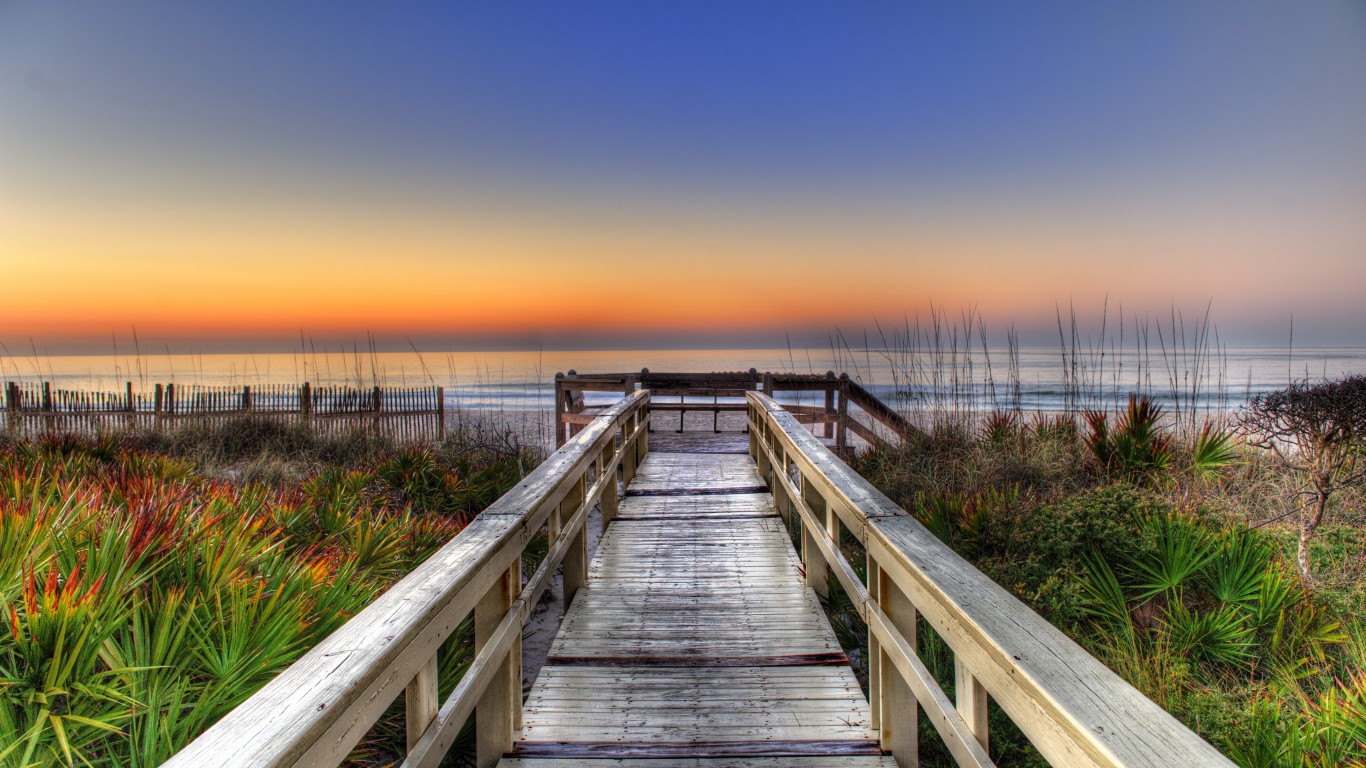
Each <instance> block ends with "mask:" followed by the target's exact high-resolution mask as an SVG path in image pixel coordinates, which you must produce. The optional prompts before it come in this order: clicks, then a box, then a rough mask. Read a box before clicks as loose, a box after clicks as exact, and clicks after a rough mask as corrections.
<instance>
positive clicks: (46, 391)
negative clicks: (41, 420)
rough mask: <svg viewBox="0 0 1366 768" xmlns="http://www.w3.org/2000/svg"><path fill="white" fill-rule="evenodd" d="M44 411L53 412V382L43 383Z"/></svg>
mask: <svg viewBox="0 0 1366 768" xmlns="http://www.w3.org/2000/svg"><path fill="white" fill-rule="evenodd" d="M43 410H45V411H50V410H52V382H50V381H45V382H43Z"/></svg>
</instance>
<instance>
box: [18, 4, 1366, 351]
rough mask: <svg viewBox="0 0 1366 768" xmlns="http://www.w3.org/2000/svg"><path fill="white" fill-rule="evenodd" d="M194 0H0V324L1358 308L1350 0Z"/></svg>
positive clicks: (1345, 333) (1322, 331) (1364, 205)
mask: <svg viewBox="0 0 1366 768" xmlns="http://www.w3.org/2000/svg"><path fill="white" fill-rule="evenodd" d="M193 5H194V6H196V7H193V8H191V7H184V6H180V5H176V4H159V3H138V4H132V5H124V4H119V5H118V6H117V7H115V6H107V7H106V6H100V5H95V4H86V3H69V4H61V5H52V4H46V3H36V2H34V3H29V2H19V3H8V4H5V5H3V6H0V121H2V122H0V169H2V170H0V306H3V311H0V340H3V341H4V342H5V343H6V344H9V345H19V346H27V345H28V343H29V339H30V338H33V339H37V340H38V342H40V343H42V344H44V345H52V347H54V348H69V349H82V348H86V347H89V348H100V347H101V345H103V344H105V343H106V340H107V339H108V338H109V337H110V335H111V334H119V335H126V334H129V333H130V332H131V329H133V328H134V327H136V329H137V332H138V333H139V334H140V335H142V336H143V337H145V338H147V339H155V340H156V341H158V342H161V341H166V342H168V343H169V342H175V343H177V344H182V345H183V344H193V343H199V342H203V341H205V340H212V339H217V340H221V341H232V342H234V343H239V342H240V345H242V346H244V347H246V348H251V347H252V346H253V345H264V346H268V345H269V344H271V343H280V342H282V341H283V342H285V343H289V342H290V340H297V339H298V338H299V336H300V333H301V332H305V333H308V334H318V335H323V336H332V337H341V338H363V337H364V336H365V334H366V333H372V334H375V335H376V336H379V337H383V338H385V339H386V340H390V341H393V340H398V339H402V338H403V337H405V336H408V337H420V338H422V339H425V340H428V341H429V342H430V343H433V344H438V345H439V344H440V343H441V341H440V340H443V339H444V340H447V341H448V343H449V344H450V345H452V346H456V347H458V346H460V345H461V344H468V343H470V342H471V341H472V340H476V339H481V340H483V343H485V344H497V343H500V342H499V340H501V341H502V342H504V343H507V344H510V345H517V346H528V345H530V346H536V345H538V344H549V345H566V344H567V345H573V344H585V343H589V344H611V343H613V340H614V339H622V340H625V339H634V338H640V337H642V335H648V334H649V333H650V332H654V331H657V332H659V333H661V334H665V335H669V336H670V338H686V337H688V335H689V334H695V335H697V336H698V337H699V338H706V339H707V340H709V341H710V342H711V343H716V342H717V340H721V341H724V339H725V338H727V337H728V336H733V335H736V334H740V333H742V332H743V333H748V334H751V336H750V337H749V338H750V339H752V338H753V334H760V335H764V334H767V336H766V338H768V339H769V340H770V341H772V342H773V343H774V344H781V343H782V340H783V334H784V332H797V333H808V332H811V333H816V332H826V331H828V330H829V329H831V328H834V327H836V326H838V327H842V328H858V327H862V326H866V325H869V324H871V323H873V322H874V321H875V320H878V319H881V320H883V321H885V320H887V319H893V320H895V319H899V318H901V317H903V316H905V315H908V314H911V315H914V314H915V313H918V312H922V313H923V312H925V311H927V309H928V307H929V305H930V303H931V302H933V303H935V304H936V305H937V306H941V307H949V308H951V309H953V310H954V311H957V309H958V308H959V307H963V306H975V307H978V308H980V309H981V310H982V311H983V312H986V313H988V315H989V316H991V317H994V318H999V319H1000V320H999V321H1000V323H1006V322H1017V323H1020V324H1022V325H1024V326H1029V325H1031V324H1033V325H1037V326H1040V327H1043V326H1047V325H1048V324H1049V323H1051V322H1053V317H1054V312H1055V307H1056V306H1057V305H1058V304H1063V305H1065V304H1067V303H1068V302H1079V303H1081V304H1082V305H1084V306H1086V307H1089V308H1096V307H1098V306H1100V305H1102V304H1103V303H1104V302H1105V301H1107V300H1108V301H1109V302H1111V303H1112V304H1116V305H1117V304H1118V303H1120V302H1122V303H1123V304H1124V305H1125V306H1126V307H1127V308H1128V310H1126V311H1129V310H1132V311H1141V312H1146V311H1155V312H1165V311H1167V310H1168V309H1169V308H1170V307H1171V306H1172V305H1173V304H1175V305H1177V306H1179V307H1190V308H1194V309H1196V310H1203V309H1204V307H1205V306H1206V305H1209V304H1212V305H1213V307H1214V310H1215V311H1216V314H1217V316H1218V317H1219V318H1220V320H1221V321H1222V322H1223V324H1224V326H1225V327H1226V328H1242V329H1244V330H1245V331H1246V332H1247V333H1248V334H1251V335H1253V336H1255V335H1256V334H1272V335H1276V337H1277V338H1281V337H1283V336H1284V329H1285V328H1286V326H1287V324H1288V323H1289V321H1290V318H1291V317H1292V316H1293V317H1294V318H1295V324H1296V327H1297V328H1298V329H1303V332H1304V333H1307V334H1311V336H1314V337H1315V338H1317V339H1319V340H1321V341H1323V342H1325V343H1335V342H1347V341H1352V340H1358V341H1359V339H1360V338H1361V334H1362V331H1363V329H1366V308H1364V307H1366V305H1364V304H1363V302H1362V301H1361V294H1362V289H1363V287H1366V215H1362V211H1366V142H1364V141H1362V138H1361V137H1362V136H1366V79H1363V78H1362V77H1361V76H1360V74H1361V73H1362V72H1366V12H1363V11H1362V9H1361V6H1360V5H1359V4H1355V3H1351V2H1317V3H1311V4H1309V5H1307V6H1306V5H1297V6H1296V7H1294V8H1290V7H1285V6H1280V5H1277V4H1260V3H1252V4H1247V3H1228V4H1211V5H1208V6H1202V8H1201V9H1192V8H1185V7H1181V6H1175V5H1173V6H1168V7H1165V8H1158V7H1143V8H1137V7H1134V8H1128V9H1125V10H1123V11H1121V10H1116V9H1111V10H1107V11H1101V10H1099V9H1095V8H1091V7H1090V6H1088V5H1081V6H1077V7H1073V8H1071V9H1068V10H1065V11H1064V10H1061V9H1053V10H1044V9H1041V8H1030V9H1027V10H1026V9H1023V8H1020V9H1013V10H1011V11H1010V12H1009V13H1014V14H1018V15H1015V16H1010V15H1008V14H1006V13H1005V12H1004V11H1003V9H1000V8H995V9H994V10H991V11H990V13H988V12H987V10H986V8H980V9H974V8H971V7H969V6H967V5H963V6H959V5H957V4H955V9H954V10H951V11H950V10H940V11H934V12H931V11H929V10H925V9H916V8H912V7H910V6H907V7H905V8H901V7H897V8H893V7H890V6H889V7H878V8H877V9H876V10H875V9H871V8H864V9H861V10H860V11H858V12H852V11H851V10H850V9H847V8H846V9H843V10H837V9H836V7H835V6H829V7H826V6H816V5H811V6H806V5H796V6H794V5H789V4H767V5H766V4H755V5H752V6H751V5H748V4H747V5H746V7H745V9H744V10H737V9H728V10H726V12H725V13H724V14H722V13H720V12H719V9H718V8H712V9H710V10H708V9H703V8H698V7H694V6H681V5H679V6H673V5H663V6H652V7H651V8H648V9H646V8H641V7H637V6H635V5H632V4H615V3H608V4H602V5H600V6H596V7H595V10H593V11H591V12H590V11H589V10H586V9H579V8H577V7H576V8H573V9H570V8H568V7H563V6H559V5H556V4H543V5H538V6H537V7H536V8H535V10H534V11H533V10H520V11H519V10H513V9H510V8H503V9H496V8H489V7H466V6H461V7H460V8H459V9H457V10H449V11H445V12H442V13H440V14H433V13H429V12H425V11H422V12H420V11H418V10H417V9H414V8H410V7H407V6H403V5H386V4H366V5H361V6H357V7H355V8H351V9H350V11H351V12H342V10H341V9H340V8H337V9H329V10H328V11H327V12H326V13H322V12H321V11H319V12H316V13H315V12H305V11H300V10H291V11H281V10H280V9H277V8H275V7H273V6H264V5H261V6H255V5H252V4H243V5H241V6H238V5H236V4H229V5H225V6H224V7H222V8H219V9H216V10H214V11H208V10H206V9H204V8H201V7H198V4H193ZM281 14H283V15H281ZM386 343H388V342H386ZM394 343H401V342H397V341H395V342H394Z"/></svg>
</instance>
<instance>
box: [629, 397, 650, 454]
mask: <svg viewBox="0 0 1366 768" xmlns="http://www.w3.org/2000/svg"><path fill="white" fill-rule="evenodd" d="M648 406H649V404H648V403H647V404H646V405H645V406H642V407H641V408H639V409H638V410H637V411H636V415H635V416H634V417H632V419H631V422H632V423H633V424H635V425H637V426H638V425H639V424H640V422H641V421H642V420H643V421H644V422H645V424H646V425H647V426H646V429H645V431H643V432H641V433H640V439H639V440H638V441H636V466H637V467H639V466H640V462H642V461H645V454H647V453H649V452H650V429H649V426H648V425H649V423H650V410H649V407H648Z"/></svg>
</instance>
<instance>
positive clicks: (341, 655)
mask: <svg viewBox="0 0 1366 768" xmlns="http://www.w3.org/2000/svg"><path fill="white" fill-rule="evenodd" d="M649 403H650V393H649V391H647V390H641V391H638V392H634V393H632V394H630V395H628V396H627V397H625V398H624V399H622V400H621V401H620V402H618V403H616V404H615V405H613V406H612V407H610V408H608V409H607V410H605V411H603V412H602V413H601V414H600V415H599V416H598V418H596V419H595V420H593V422H592V423H590V424H589V425H587V426H586V427H585V428H584V429H583V430H582V431H581V432H579V433H578V434H577V435H575V436H574V437H573V438H572V439H570V440H569V441H568V442H566V443H565V445H564V446H563V447H561V448H560V449H559V450H557V451H555V453H553V454H551V456H550V457H549V458H548V459H546V461H545V462H543V463H542V464H541V465H540V466H539V467H537V468H536V469H535V470H533V471H532V472H531V473H530V474H528V475H527V476H526V477H525V478H523V479H522V481H521V482H519V483H518V484H517V486H516V487H515V488H513V489H512V490H511V491H509V492H508V493H506V494H504V495H503V496H502V497H501V498H500V499H498V501H496V502H494V503H493V505H492V506H490V507H489V508H488V509H486V510H484V511H483V512H482V513H480V514H479V516H478V517H476V518H475V519H474V521H473V522H471V523H470V524H469V525H468V526H466V527H465V528H464V529H463V530H462V531H461V532H460V533H459V535H457V536H456V537H455V538H454V539H452V540H451V541H450V542H449V543H447V544H446V545H445V546H444V547H442V548H441V549H440V550H439V551H437V552H436V553H435V554H433V555H432V556H431V557H430V558H428V559H427V560H426V562H424V563H423V564H422V565H420V566H418V567H417V568H416V569H415V570H414V571H413V572H412V573H410V574H409V575H408V576H406V577H404V578H403V579H402V580H400V581H399V582H398V583H397V584H395V585H394V586H393V587H391V588H390V589H389V590H388V591H387V592H385V593H384V594H383V595H381V596H380V597H379V598H378V599H377V600H375V601H374V602H373V603H371V604H370V605H369V606H367V607H366V608H365V609H364V610H362V611H361V612H360V613H359V614H357V615H356V616H355V617H354V618H352V619H351V620H350V621H349V622H347V623H346V624H345V625H344V626H342V627H341V628H340V629H338V630H337V631H336V632H334V633H332V634H331V635H329V636H328V637H327V638H325V639H324V640H323V641H322V642H321V643H319V644H318V645H317V646H316V647H314V648H313V649H312V650H310V651H309V652H308V653H307V654H305V655H304V656H303V657H302V658H301V659H299V660H298V661H297V662H295V663H294V664H293V665H291V666H290V667H289V668H288V669H286V670H285V671H284V672H282V673H281V674H280V675H279V676H277V677H276V678H275V679H274V680H272V681H271V682H269V683H268V684H266V686H265V687H264V688H262V689H261V690H260V691H259V692H257V693H256V694H255V695H254V696H252V697H251V698H249V699H247V700H246V701H245V702H243V703H242V704H241V705H239V706H238V707H237V708H236V709H234V710H233V711H232V712H230V713H228V714H227V715H226V716H225V717H224V718H223V719H222V720H220V721H219V722H218V723H216V724H215V725H214V726H213V727H211V728H210V729H209V730H207V731H205V732H204V734H203V735H201V736H200V737H199V738H197V739H195V740H194V741H193V742H191V743H190V744H189V745H188V746H187V747H186V748H185V749H183V750H181V751H180V752H179V753H178V754H176V755H175V756H174V757H172V758H171V759H170V760H169V761H168V762H166V763H165V764H164V765H165V766H167V768H204V767H207V766H215V767H221V768H226V767H227V766H242V767H243V768H245V766H263V767H265V766H270V767H280V768H283V767H284V766H337V765H340V764H341V763H342V762H343V761H344V760H345V759H346V757H347V754H348V753H349V752H350V751H351V749H352V748H353V747H354V746H355V745H356V744H357V743H358V742H359V741H360V739H361V738H362V737H363V736H364V735H365V734H366V732H367V731H369V730H370V728H371V727H372V726H373V725H374V724H375V723H376V722H377V721H378V720H379V718H380V717H381V716H383V714H384V711H385V710H386V709H387V708H388V707H389V705H390V704H391V703H392V702H393V701H394V700H395V699H396V698H397V697H398V695H399V694H400V693H404V694H405V695H406V702H407V706H406V717H407V732H408V753H407V757H406V759H405V760H404V762H403V766H405V768H418V767H420V766H421V767H430V766H436V765H438V764H439V763H440V762H441V760H442V758H443V757H444V756H445V754H446V752H447V751H448V750H449V748H450V745H451V743H452V742H453V741H454V740H455V738H456V736H457V735H458V733H459V731H460V729H461V727H462V726H463V725H464V723H465V722H466V720H467V719H468V718H469V716H470V714H471V713H474V715H475V719H476V731H477V747H476V751H477V756H476V759H477V765H478V766H479V768H487V767H488V766H492V765H495V764H496V763H497V761H498V759H499V758H500V757H501V756H502V754H503V753H504V752H506V751H507V750H508V749H510V748H511V746H512V735H513V732H514V729H515V728H516V727H518V725H519V723H520V719H521V710H522V697H521V679H522V672H521V658H522V653H521V638H522V627H523V624H524V623H525V621H526V619H527V617H528V615H529V614H530V612H531V609H532V607H533V606H535V605H536V603H537V602H538V601H539V600H540V598H541V595H542V593H543V592H544V591H545V589H546V587H547V586H549V584H550V581H551V579H552V577H553V576H554V575H555V572H556V569H557V568H558V567H560V565H561V564H563V574H564V593H565V600H566V603H567V602H568V600H569V598H570V597H572V595H573V593H574V592H575V590H576V589H578V588H579V587H581V586H582V585H583V583H584V580H585V579H586V576H587V564H588V548H587V535H588V532H587V519H588V514H589V511H590V510H591V509H592V507H593V506H594V505H595V504H597V503H598V502H599V501H601V503H602V520H603V525H604V526H606V525H607V523H608V522H610V521H611V519H612V518H613V517H614V516H615V512H616V505H617V475H618V469H620V471H621V473H622V474H623V476H624V479H625V480H627V481H629V480H630V479H631V477H632V476H633V475H634V473H635V471H636V467H637V466H638V465H639V463H640V460H641V459H642V458H643V457H644V455H645V452H646V451H647V450H649V445H648V433H647V423H648V416H649ZM543 526H544V527H546V528H547V530H548V538H549V542H548V543H549V552H548V554H547V555H546V557H545V559H544V560H543V561H542V562H541V564H540V565H539V567H537V569H536V572H535V573H534V574H532V575H531V576H530V577H529V578H527V579H525V581H524V580H523V578H522V570H521V563H522V553H523V551H524V550H525V549H526V547H527V544H528V543H529V542H530V541H531V540H532V539H533V537H535V536H536V535H537V534H538V533H539V532H540V530H541V528H542V527H543ZM471 614H473V616H474V634H475V651H476V654H475V657H474V659H473V661H472V662H471V663H470V666H469V668H468V670H467V671H466V672H465V674H464V676H463V677H462V678H461V679H460V681H459V683H458V684H457V685H456V687H455V690H454V691H453V692H452V693H451V695H450V696H449V697H448V698H447V699H446V701H445V702H444V703H442V702H440V701H439V698H438V696H437V668H438V667H437V652H438V649H439V648H440V646H441V644H442V643H443V642H444V641H445V640H446V639H447V638H449V637H450V636H451V634H452V633H453V632H454V631H455V630H456V628H457V627H458V626H459V625H460V624H461V623H462V622H463V621H464V620H465V619H466V618H467V617H468V616H470V615H471Z"/></svg>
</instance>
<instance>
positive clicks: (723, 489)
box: [501, 434, 895, 768]
mask: <svg viewBox="0 0 1366 768" xmlns="http://www.w3.org/2000/svg"><path fill="white" fill-rule="evenodd" d="M659 437H660V438H663V439H660V440H659V443H661V444H660V445H659V446H658V448H659V449H663V450H658V449H657V450H652V451H651V452H650V453H648V454H647V455H646V458H645V460H644V462H643V463H641V465H640V469H639V473H638V474H637V475H636V476H635V478H634V479H633V480H632V481H631V482H630V483H629V484H628V485H627V486H626V492H625V493H624V494H623V497H622V499H621V502H620V507H619V513H618V515H617V517H616V518H615V519H614V520H613V521H612V523H611V524H610V526H609V527H608V528H607V531H606V533H605V534H604V536H603V538H602V541H601V543H600V544H599V546H598V549H597V554H596V556H595V557H594V559H593V561H592V563H591V565H590V567H589V572H588V581H587V586H586V587H585V588H583V589H580V590H579V591H578V593H577V594H576V595H575V597H574V599H573V603H572V604H571V605H570V608H569V611H568V613H567V614H566V616H565V619H564V623H563V625H562V626H561V628H560V632H559V634H558V635H557V637H556V640H555V643H554V645H553V647H552V648H551V652H550V656H549V658H548V659H547V663H546V666H545V667H543V668H542V670H541V673H540V675H539V676H538V677H537V679H536V683H535V685H534V687H533V688H532V691H531V694H530V696H529V698H528V699H527V701H526V704H525V708H524V710H523V714H522V718H523V723H522V729H521V732H520V735H519V736H518V738H517V740H516V741H515V743H514V747H513V751H512V753H511V755H510V756H508V757H506V758H504V759H503V761H502V763H501V765H503V766H505V767H506V768H570V767H571V766H573V767H574V768H597V767H598V766H604V767H605V766H609V765H629V766H633V767H634V768H662V767H663V766H693V767H694V768H703V767H707V768H722V767H724V768H739V767H740V766H768V767H771V768H776V767H777V766H793V767H794V768H827V767H830V768H833V767H834V766H894V765H895V762H894V761H892V759H891V758H890V757H884V756H882V751H881V749H880V747H879V744H878V735H877V733H876V732H875V731H874V730H873V729H872V728H871V727H870V720H869V707H868V702H867V700H866V699H865V698H864V695H863V692H862V691H861V690H860V689H859V685H858V681H857V680H856V679H855V678H854V674H853V672H852V670H851V669H850V666H849V660H848V658H847V657H845V655H844V653H843V652H842V651H841V650H840V647H839V643H838V642H837V641H836V639H835V635H834V633H833V632H832V631H831V629H830V625H829V623H828V622H827V620H826V618H825V614H824V612H823V611H822V609H821V606H820V603H819V601H818V600H817V598H816V596H815V594H814V593H813V592H812V591H811V590H810V589H808V588H807V587H806V586H804V584H803V580H802V565H801V560H800V558H799V557H798V556H797V553H796V552H795V551H794V550H793V547H792V543H791V541H790V539H789V538H788V536H787V533H786V531H785V530H784V527H783V522H782V519H781V518H780V517H779V516H778V514H777V511H776V509H775V508H774V503H773V497H772V496H771V495H770V494H769V492H768V489H767V486H766V484H765V483H764V480H763V479H762V478H761V477H760V476H759V474H758V471H757V468H756V466H755V464H754V461H753V460H752V459H751V458H750V457H749V456H748V455H747V454H743V453H740V454H737V453H735V452H734V451H735V450H736V449H737V448H738V447H739V446H738V445H737V441H736V440H734V439H727V438H728V437H732V438H733V436H727V435H724V434H723V435H718V436H717V438H716V440H715V442H714V443H713V445H712V446H710V447H711V448H713V449H714V452H713V451H709V450H708V446H706V445H699V444H698V442H699V437H700V436H690V440H689V441H687V443H686V447H684V444H679V445H678V446H677V447H680V448H683V449H684V451H686V452H669V451H668V448H670V447H673V446H671V445H670V444H669V442H670V441H669V440H668V439H667V438H664V436H663V435H660V436H659ZM626 758H630V759H631V761H630V762H629V763H624V764H623V763H619V762H617V761H618V760H622V759H626Z"/></svg>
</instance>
